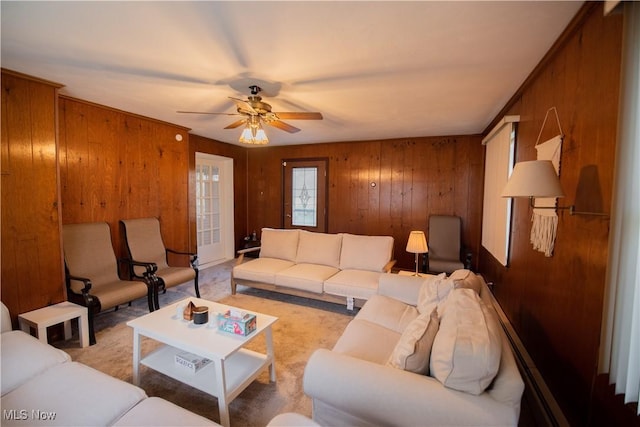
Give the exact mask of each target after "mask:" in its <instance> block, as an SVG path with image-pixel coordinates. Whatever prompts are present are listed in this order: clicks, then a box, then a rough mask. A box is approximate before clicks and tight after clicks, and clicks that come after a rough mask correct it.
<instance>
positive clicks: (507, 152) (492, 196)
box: [482, 116, 520, 266]
mask: <svg viewBox="0 0 640 427" xmlns="http://www.w3.org/2000/svg"><path fill="white" fill-rule="evenodd" d="M519 120H520V116H505V118H504V119H502V121H501V122H500V123H498V124H497V125H496V127H494V128H493V130H492V131H491V132H490V133H489V135H487V137H486V138H484V139H483V140H482V144H484V145H485V146H486V149H485V161H484V202H483V205H482V246H484V248H485V249H486V250H487V251H489V253H491V255H493V256H494V258H495V259H497V260H498V261H499V262H500V263H501V264H502V265H505V266H506V265H507V260H508V256H509V232H510V229H511V199H508V198H503V197H501V194H502V190H504V187H505V185H507V180H508V179H509V175H511V170H512V169H513V161H514V148H515V126H514V123H515V122H517V121H519Z"/></svg>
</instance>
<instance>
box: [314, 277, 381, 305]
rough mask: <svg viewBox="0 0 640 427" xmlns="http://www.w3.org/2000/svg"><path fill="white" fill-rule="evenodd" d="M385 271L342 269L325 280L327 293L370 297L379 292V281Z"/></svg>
mask: <svg viewBox="0 0 640 427" xmlns="http://www.w3.org/2000/svg"><path fill="white" fill-rule="evenodd" d="M382 274H384V273H378V272H375V271H367V270H342V271H340V272H339V273H337V274H334V275H333V276H331V277H329V278H328V279H327V280H325V282H324V291H325V293H327V294H331V295H339V296H343V297H353V298H360V299H369V298H371V297H372V296H373V295H376V294H377V293H378V281H379V280H380V276H381V275H382Z"/></svg>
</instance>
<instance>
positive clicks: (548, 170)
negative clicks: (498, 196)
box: [502, 160, 564, 197]
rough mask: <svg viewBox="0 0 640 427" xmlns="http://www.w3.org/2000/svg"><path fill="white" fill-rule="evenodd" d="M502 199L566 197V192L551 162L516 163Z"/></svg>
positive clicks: (503, 191)
mask: <svg viewBox="0 0 640 427" xmlns="http://www.w3.org/2000/svg"><path fill="white" fill-rule="evenodd" d="M502 197H564V191H562V187H561V186H560V179H559V178H558V174H557V173H556V169H555V168H554V167H553V163H551V161H550V160H531V161H527V162H519V163H516V165H515V167H514V168H513V172H512V173H511V177H510V178H509V181H508V182H507V185H506V186H505V187H504V190H502Z"/></svg>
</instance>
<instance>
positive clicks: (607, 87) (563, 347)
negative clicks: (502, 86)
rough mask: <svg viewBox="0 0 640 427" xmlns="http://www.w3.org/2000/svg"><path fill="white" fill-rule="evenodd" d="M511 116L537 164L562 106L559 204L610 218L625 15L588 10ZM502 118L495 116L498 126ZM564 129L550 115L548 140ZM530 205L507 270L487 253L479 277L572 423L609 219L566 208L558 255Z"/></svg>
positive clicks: (524, 156)
mask: <svg viewBox="0 0 640 427" xmlns="http://www.w3.org/2000/svg"><path fill="white" fill-rule="evenodd" d="M570 28H571V31H570V32H569V33H568V34H567V36H566V37H565V38H564V39H563V41H562V42H561V43H560V44H558V45H557V46H556V49H555V52H554V53H553V54H552V55H551V56H549V57H548V58H547V59H546V60H545V61H544V63H543V64H541V66H540V67H538V71H537V72H535V74H534V75H533V76H532V78H530V79H529V81H528V82H527V83H526V85H525V86H523V88H521V90H520V91H519V92H518V94H517V96H516V97H514V99H513V101H512V102H511V103H510V105H509V106H508V108H507V109H506V110H505V111H504V113H505V114H519V115H520V117H521V118H522V121H521V122H520V124H519V126H518V139H517V153H516V161H523V160H533V159H535V158H536V150H535V148H534V147H535V143H536V138H537V137H538V133H539V132H540V129H541V126H542V122H543V119H544V117H545V113H546V111H547V109H549V108H550V107H554V106H555V107H556V108H557V111H558V114H559V118H560V124H561V126H562V130H563V131H564V133H565V135H566V136H565V139H564V144H563V148H562V159H561V173H560V175H561V176H560V178H561V183H562V186H563V188H564V191H565V193H566V194H567V196H566V197H565V198H564V199H559V205H560V206H563V205H570V204H575V205H576V208H577V210H579V211H595V212H610V209H611V193H612V181H613V168H614V152H615V141H616V125H617V117H618V114H617V113H618V91H619V73H620V60H621V59H620V58H621V57H620V55H621V17H620V16H619V15H612V16H609V17H604V16H603V12H602V3H591V4H587V5H586V6H585V7H584V8H583V9H582V14H581V15H579V18H578V19H577V20H576V21H575V23H574V25H573V26H571V27H570ZM499 118H500V117H496V120H498V119H499ZM557 133H558V129H557V125H556V123H555V117H554V116H553V115H550V117H549V120H548V121H547V125H546V126H545V129H544V132H543V133H542V137H541V141H544V140H546V139H548V138H550V137H552V136H554V135H556V134H557ZM530 218H531V210H530V208H529V206H528V200H525V199H516V200H515V202H514V216H513V229H512V234H511V253H510V265H509V267H508V268H503V267H502V266H501V265H500V264H498V263H497V262H495V260H494V259H493V258H492V257H491V256H490V255H489V254H488V253H487V252H486V251H484V250H483V251H482V253H481V259H480V272H481V273H482V274H484V275H485V276H486V278H487V279H488V280H491V281H494V282H495V284H496V286H495V290H494V291H495V294H496V297H497V299H498V301H499V302H500V304H501V306H502V307H503V309H504V311H505V312H506V313H507V316H508V317H509V319H510V320H511V322H512V323H513V326H514V327H515V329H516V331H517V333H518V335H519V336H520V338H521V339H522V341H523V342H524V344H525V346H526V348H527V350H528V351H529V353H530V354H531V356H532V357H533V359H534V362H535V363H536V365H537V368H538V369H539V370H540V372H541V373H542V375H543V377H544V378H545V380H546V382H547V384H548V385H549V387H550V389H551V391H552V392H553V394H554V396H555V397H556V399H557V400H558V402H559V403H560V406H561V407H562V409H563V411H564V412H565V415H566V416H567V418H568V419H569V421H570V422H571V424H572V425H588V424H591V420H590V419H589V416H590V414H591V413H593V410H590V411H588V410H587V408H589V407H591V404H592V403H593V402H591V401H590V397H591V394H592V391H593V390H592V387H593V384H594V382H595V376H596V366H597V361H598V345H599V337H600V326H601V316H602V303H603V292H604V281H605V270H606V266H607V246H608V236H609V221H608V220H607V219H602V218H600V217H591V216H578V215H576V216H570V215H569V213H568V212H567V211H559V224H558V233H557V238H556V242H555V251H554V254H553V256H552V257H550V258H546V257H545V256H544V254H542V253H540V252H535V251H534V250H533V249H532V247H531V244H530V243H529V233H530V230H531V219H530Z"/></svg>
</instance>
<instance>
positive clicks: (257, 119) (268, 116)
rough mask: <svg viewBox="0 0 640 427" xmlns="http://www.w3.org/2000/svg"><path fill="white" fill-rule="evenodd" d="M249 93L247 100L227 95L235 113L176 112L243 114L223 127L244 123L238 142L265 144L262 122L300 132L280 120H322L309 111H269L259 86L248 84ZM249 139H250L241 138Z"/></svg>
mask: <svg viewBox="0 0 640 427" xmlns="http://www.w3.org/2000/svg"><path fill="white" fill-rule="evenodd" d="M249 89H250V90H251V95H250V96H249V97H248V98H247V100H243V99H238V98H234V97H231V96H230V97H229V98H230V99H232V100H233V102H235V103H236V111H237V112H236V113H206V112H198V111H178V113H186V114H214V115H226V116H244V117H243V118H241V119H240V120H237V121H235V122H233V123H231V124H230V125H228V126H226V127H225V129H235V128H237V127H239V126H242V125H245V130H244V131H243V133H242V136H241V137H240V142H245V143H250V144H266V143H268V142H269V141H268V139H267V137H266V135H265V134H264V130H262V126H261V123H262V122H264V123H266V124H268V125H270V126H273V127H276V128H278V129H280V130H283V131H285V132H289V133H296V132H300V129H298V128H297V127H295V126H291V125H290V124H288V123H285V122H283V121H282V119H285V120H322V114H321V113H311V112H273V111H271V105H269V104H267V103H266V102H263V101H262V97H261V96H260V95H258V94H259V93H260V92H261V91H262V89H261V88H260V86H256V85H252V86H249ZM243 138H244V139H250V140H243Z"/></svg>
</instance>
